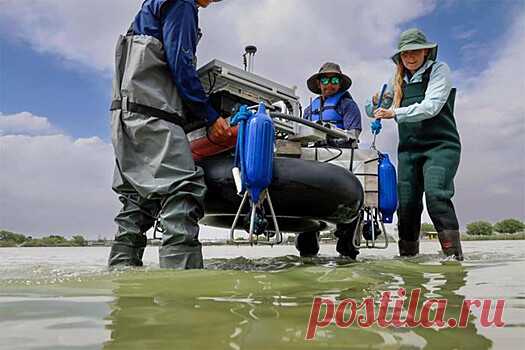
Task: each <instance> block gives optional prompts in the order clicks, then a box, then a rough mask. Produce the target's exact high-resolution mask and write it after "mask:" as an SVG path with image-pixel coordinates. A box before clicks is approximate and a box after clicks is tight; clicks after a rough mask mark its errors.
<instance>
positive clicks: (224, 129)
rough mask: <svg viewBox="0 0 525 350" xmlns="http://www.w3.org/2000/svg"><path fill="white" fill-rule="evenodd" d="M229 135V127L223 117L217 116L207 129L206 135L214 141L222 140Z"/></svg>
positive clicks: (230, 133)
mask: <svg viewBox="0 0 525 350" xmlns="http://www.w3.org/2000/svg"><path fill="white" fill-rule="evenodd" d="M231 135H232V132H231V128H230V126H229V125H228V122H227V121H226V119H224V118H223V117H219V118H217V120H215V122H214V123H213V124H212V125H211V126H210V128H209V130H208V137H209V138H210V140H212V141H214V142H219V143H220V142H224V141H226V139H227V138H228V137H230V136H231Z"/></svg>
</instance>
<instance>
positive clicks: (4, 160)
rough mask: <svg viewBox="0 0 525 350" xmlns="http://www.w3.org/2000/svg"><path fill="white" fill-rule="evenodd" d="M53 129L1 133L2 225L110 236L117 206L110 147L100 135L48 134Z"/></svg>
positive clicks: (29, 230)
mask: <svg viewBox="0 0 525 350" xmlns="http://www.w3.org/2000/svg"><path fill="white" fill-rule="evenodd" d="M0 118H5V117H0ZM43 119H45V118H43ZM46 121H47V119H46ZM50 129H52V126H50V127H49V128H48V129H44V130H43V131H44V135H42V134H40V135H38V134H37V133H33V134H32V135H31V136H30V135H28V134H23V135H21V134H8V135H7V134H4V135H0V164H2V171H1V172H0V208H2V210H0V228H2V229H11V230H14V231H18V232H23V233H28V234H29V233H31V234H34V235H37V236H38V235H42V234H61V235H66V236H69V235H73V234H77V233H82V234H86V235H87V236H89V237H92V238H96V237H98V236H108V237H109V236H111V235H112V234H113V232H114V226H113V223H112V220H113V216H114V214H115V213H116V212H117V210H118V207H119V206H118V201H117V200H116V197H115V196H114V195H113V193H112V191H111V177H112V169H113V153H112V148H111V145H110V144H107V143H105V142H103V141H102V140H101V139H100V138H98V137H93V138H89V139H76V140H75V139H73V138H71V137H69V136H66V135H61V134H48V131H49V130H50ZM33 131H34V130H33Z"/></svg>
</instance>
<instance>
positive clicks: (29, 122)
mask: <svg viewBox="0 0 525 350" xmlns="http://www.w3.org/2000/svg"><path fill="white" fill-rule="evenodd" d="M54 133H57V129H55V128H54V127H53V126H51V123H50V122H49V120H48V119H47V118H45V117H39V116H36V115H33V114H31V113H29V112H22V113H17V114H12V115H3V114H2V113H1V112H0V136H1V135H9V134H11V135H13V134H16V135H44V134H45V135H50V134H54Z"/></svg>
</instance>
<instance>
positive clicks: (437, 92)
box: [365, 60, 452, 123]
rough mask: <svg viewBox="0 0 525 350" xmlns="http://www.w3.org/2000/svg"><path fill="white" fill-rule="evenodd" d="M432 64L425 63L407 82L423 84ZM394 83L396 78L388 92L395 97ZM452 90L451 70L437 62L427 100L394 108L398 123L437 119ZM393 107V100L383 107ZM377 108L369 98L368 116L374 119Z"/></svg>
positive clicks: (429, 62)
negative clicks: (426, 71) (424, 75)
mask: <svg viewBox="0 0 525 350" xmlns="http://www.w3.org/2000/svg"><path fill="white" fill-rule="evenodd" d="M432 63H434V61H432V60H428V61H427V62H425V64H423V65H422V66H421V68H419V69H418V70H417V72H416V73H415V74H414V75H413V76H412V78H411V79H410V80H408V77H407V76H405V82H407V83H418V82H421V81H422V80H423V73H424V72H425V70H427V68H428V67H429V66H430V65H431V64H432ZM393 81H394V78H391V79H390V81H389V82H388V86H387V89H386V92H387V93H389V94H390V95H392V96H393V95H394V91H393V90H394V84H393ZM450 90H452V82H451V80H450V68H449V67H448V65H447V64H446V63H443V62H435V63H434V65H433V66H432V71H431V73H430V81H429V82H428V87H427V91H426V93H425V98H424V99H423V101H421V102H420V103H414V104H411V105H410V106H407V107H399V108H394V112H395V114H396V120H397V122H398V123H413V122H419V121H422V120H425V119H429V118H432V117H435V116H436V115H437V114H438V113H439V112H440V111H441V109H442V108H443V106H444V105H445V103H446V102H447V99H448V96H449V95H450ZM391 105H392V100H391V99H387V100H385V101H384V103H383V105H382V107H383V108H390V106H391ZM376 108H377V106H374V105H373V103H372V99H371V98H369V99H368V100H367V101H366V105H365V111H366V114H367V115H368V116H369V117H371V118H373V117H374V110H375V109H376Z"/></svg>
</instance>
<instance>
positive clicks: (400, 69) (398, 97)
mask: <svg viewBox="0 0 525 350" xmlns="http://www.w3.org/2000/svg"><path fill="white" fill-rule="evenodd" d="M404 77H405V66H403V62H401V59H399V63H398V64H397V68H396V75H395V77H394V103H392V108H399V107H400V106H401V101H402V100H403V81H404V80H403V79H404Z"/></svg>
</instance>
